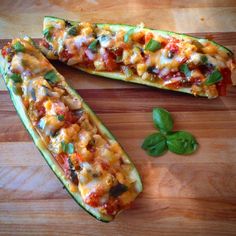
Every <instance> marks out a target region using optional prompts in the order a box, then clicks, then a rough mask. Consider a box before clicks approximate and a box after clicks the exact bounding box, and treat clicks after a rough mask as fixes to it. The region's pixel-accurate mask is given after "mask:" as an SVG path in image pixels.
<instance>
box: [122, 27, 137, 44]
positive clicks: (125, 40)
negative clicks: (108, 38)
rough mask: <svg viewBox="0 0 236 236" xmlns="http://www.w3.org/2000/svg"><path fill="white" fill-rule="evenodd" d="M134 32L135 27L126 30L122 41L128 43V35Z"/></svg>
mask: <svg viewBox="0 0 236 236" xmlns="http://www.w3.org/2000/svg"><path fill="white" fill-rule="evenodd" d="M134 32H135V28H132V29H130V30H128V31H127V32H126V34H125V35H124V42H125V43H128V42H129V41H130V36H131V35H132V34H133V33H134Z"/></svg>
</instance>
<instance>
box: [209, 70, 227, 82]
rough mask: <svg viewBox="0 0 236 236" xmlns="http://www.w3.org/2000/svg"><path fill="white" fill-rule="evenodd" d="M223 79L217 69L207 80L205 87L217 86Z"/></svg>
mask: <svg viewBox="0 0 236 236" xmlns="http://www.w3.org/2000/svg"><path fill="white" fill-rule="evenodd" d="M222 79H223V77H222V75H221V73H220V72H219V70H217V69H215V70H214V71H213V72H212V73H211V74H210V75H209V76H208V77H207V79H206V81H205V85H212V84H215V83H217V82H219V81H221V80H222Z"/></svg>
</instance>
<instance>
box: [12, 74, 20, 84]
mask: <svg viewBox="0 0 236 236" xmlns="http://www.w3.org/2000/svg"><path fill="white" fill-rule="evenodd" d="M9 78H10V79H11V80H13V81H14V82H15V83H21V82H22V78H21V75H19V74H15V73H14V74H12V75H9Z"/></svg>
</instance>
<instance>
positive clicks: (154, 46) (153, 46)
mask: <svg viewBox="0 0 236 236" xmlns="http://www.w3.org/2000/svg"><path fill="white" fill-rule="evenodd" d="M159 49H161V44H160V43H159V42H158V41H156V40H154V39H150V40H149V42H148V44H147V45H146V47H145V50H147V51H151V52H155V51H157V50H159Z"/></svg>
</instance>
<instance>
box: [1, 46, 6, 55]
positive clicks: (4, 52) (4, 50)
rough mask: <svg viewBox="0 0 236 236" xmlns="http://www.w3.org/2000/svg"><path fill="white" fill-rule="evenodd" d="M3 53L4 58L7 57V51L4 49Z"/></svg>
mask: <svg viewBox="0 0 236 236" xmlns="http://www.w3.org/2000/svg"><path fill="white" fill-rule="evenodd" d="M1 52H2V56H3V57H6V56H7V51H6V49H5V48H3V49H2V51H1Z"/></svg>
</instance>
